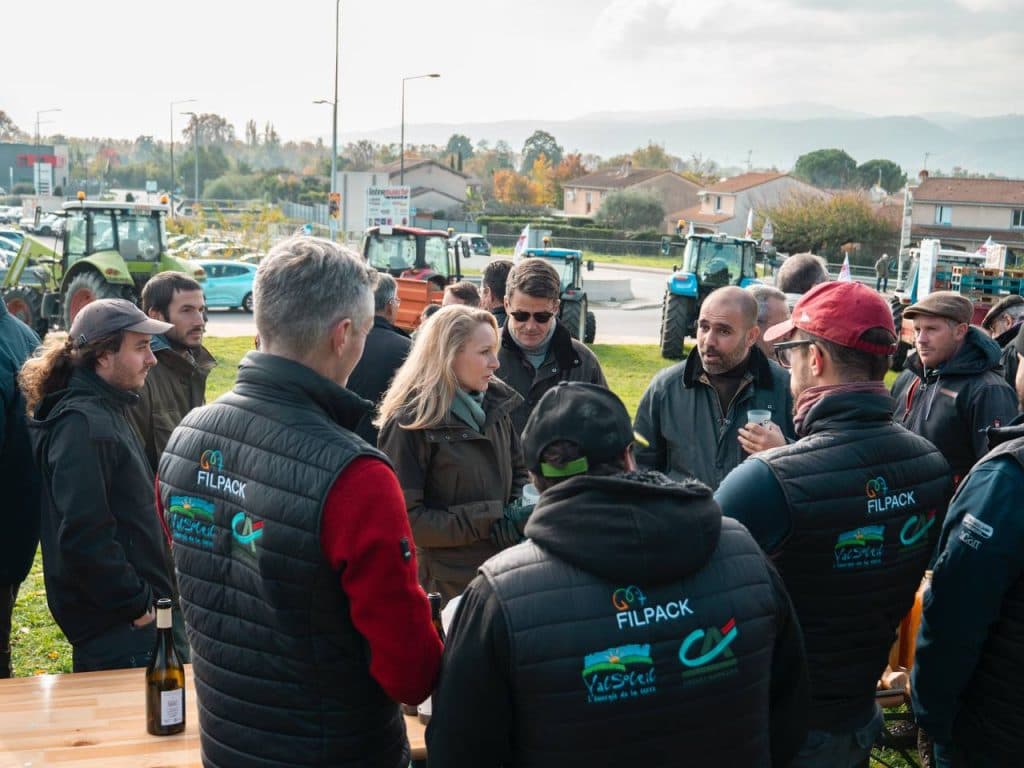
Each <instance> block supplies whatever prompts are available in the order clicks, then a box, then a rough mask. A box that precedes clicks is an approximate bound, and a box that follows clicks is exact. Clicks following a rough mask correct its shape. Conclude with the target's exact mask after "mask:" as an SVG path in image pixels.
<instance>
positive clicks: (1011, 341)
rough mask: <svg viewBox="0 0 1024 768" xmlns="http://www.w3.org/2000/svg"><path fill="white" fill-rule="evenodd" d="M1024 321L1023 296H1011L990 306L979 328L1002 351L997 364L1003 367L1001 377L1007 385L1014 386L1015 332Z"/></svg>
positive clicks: (1015, 367) (1015, 378) (1015, 373)
mask: <svg viewBox="0 0 1024 768" xmlns="http://www.w3.org/2000/svg"><path fill="white" fill-rule="evenodd" d="M1022 320H1024V296H1018V295H1017V294H1012V295H1010V296H1005V297H1004V298H1002V299H1000V300H999V301H997V302H996V303H995V304H993V305H992V309H990V310H989V311H988V314H986V315H985V319H984V320H982V321H981V327H982V328H984V329H985V330H986V331H988V335H989V336H991V337H992V338H993V339H995V342H996V344H998V345H999V347H1000V348H1001V349H1002V350H1003V354H1002V355H1001V356H1000V358H999V362H1000V363H1001V364H1002V366H1003V376H1004V377H1005V378H1006V382H1007V384H1009V385H1010V386H1011V387H1012V386H1015V383H1016V381H1017V348H1016V344H1015V342H1016V340H1017V331H1018V330H1019V329H1020V327H1021V324H1022Z"/></svg>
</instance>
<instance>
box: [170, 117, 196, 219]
mask: <svg viewBox="0 0 1024 768" xmlns="http://www.w3.org/2000/svg"><path fill="white" fill-rule="evenodd" d="M194 101H195V99H181V100H179V101H172V102H171V194H170V197H171V218H172V219H173V218H174V184H175V178H174V108H175V107H176V106H177V105H178V104H191V103H192V102H194Z"/></svg>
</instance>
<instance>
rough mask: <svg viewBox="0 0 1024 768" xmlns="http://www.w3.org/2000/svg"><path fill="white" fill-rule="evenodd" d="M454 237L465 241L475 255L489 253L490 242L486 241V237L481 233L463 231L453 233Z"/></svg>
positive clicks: (488, 254) (486, 254)
mask: <svg viewBox="0 0 1024 768" xmlns="http://www.w3.org/2000/svg"><path fill="white" fill-rule="evenodd" d="M455 239H456V240H461V241H463V242H465V243H467V244H468V245H469V249H470V250H471V251H472V252H473V255H475V256H490V255H491V244H490V243H489V242H487V238H486V237H484V236H483V235H473V234H468V233H465V232H463V233H461V234H458V235H455Z"/></svg>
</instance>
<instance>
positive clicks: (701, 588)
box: [481, 476, 778, 768]
mask: <svg viewBox="0 0 1024 768" xmlns="http://www.w3.org/2000/svg"><path fill="white" fill-rule="evenodd" d="M627 477H628V476H627ZM570 484H572V485H570ZM564 485H565V486H568V487H567V488H564V489H563V488H561V487H560V486H556V487H555V488H553V489H551V490H549V491H547V492H545V494H544V495H543V496H542V497H541V503H539V504H538V507H537V509H536V510H535V511H534V517H532V518H531V521H530V524H529V525H528V527H527V533H528V534H529V535H531V536H532V537H533V538H532V540H531V541H527V542H524V543H523V544H521V545H519V546H517V547H513V548H512V549H508V550H505V551H504V552H502V553H501V554H499V555H497V556H495V557H493V558H491V559H490V560H488V561H487V562H486V563H484V565H483V566H482V567H481V573H482V574H483V575H484V576H485V577H486V578H487V580H488V582H489V583H490V585H491V587H492V589H493V590H494V593H495V595H496V597H497V599H498V600H499V602H500V603H501V606H502V610H503V612H504V615H505V617H506V622H507V625H508V627H509V633H510V652H511V654H512V658H511V663H510V666H511V668H512V670H513V671H512V674H513V680H512V681H511V688H512V689H513V690H514V691H515V704H516V708H517V710H519V712H520V713H521V716H516V717H514V718H513V721H514V724H515V725H514V728H515V731H514V733H513V735H512V738H511V742H512V744H513V745H514V747H515V754H514V756H513V760H512V764H514V765H516V766H551V767H552V768H555V766H559V767H562V766H567V765H572V766H577V765H621V764H627V761H632V762H631V764H633V765H636V766H660V765H676V764H679V762H680V760H681V759H682V756H686V760H685V762H687V763H689V762H690V761H691V760H692V762H693V764H694V765H697V764H703V762H704V759H705V758H711V757H712V756H714V759H715V762H716V764H718V765H730V766H732V765H735V766H762V765H768V764H769V762H770V758H769V754H770V750H769V744H768V733H769V690H770V670H771V665H772V648H773V646H774V643H775V635H776V627H777V625H776V616H777V610H778V609H777V603H776V593H775V591H774V588H773V586H772V582H771V581H770V576H769V573H768V567H767V563H766V560H765V558H764V556H763V554H762V553H761V551H760V549H759V548H758V546H757V544H756V543H755V542H754V540H753V539H752V538H751V536H750V534H749V533H747V531H746V529H745V528H743V527H742V526H741V525H740V524H738V523H736V522H735V521H733V520H729V519H722V518H721V513H720V512H719V511H718V509H717V505H714V504H713V502H710V500H706V499H707V494H708V491H707V489H706V488H704V487H703V486H700V487H701V488H703V494H704V498H700V497H698V498H693V497H690V498H686V497H685V495H683V494H680V493H679V492H678V489H679V488H681V486H677V485H672V486H666V487H667V488H668V490H666V491H665V492H664V494H662V495H661V496H660V498H659V496H658V492H657V488H654V487H648V488H646V489H645V488H643V487H642V486H643V484H641V483H637V482H633V483H627V482H626V481H623V480H620V479H619V478H617V477H612V478H602V477H597V478H594V477H580V478H578V479H573V480H570V481H567V482H566V483H564ZM588 486H589V488H588ZM583 488H588V490H586V491H583V490H581V489H583ZM559 491H561V492H562V497H563V498H562V504H561V507H562V508H561V509H557V505H555V504H550V505H546V504H545V502H547V501H549V499H551V498H552V496H553V495H554V492H559ZM546 506H547V507H548V509H547V510H545V507H546ZM599 506H603V507H605V508H606V510H610V509H612V508H615V509H620V510H622V518H621V521H622V522H621V525H622V529H621V531H620V530H618V529H616V528H615V527H614V526H615V525H616V523H615V522H614V521H610V522H611V529H610V530H607V529H605V528H604V527H602V526H600V525H599V524H600V523H601V522H603V521H604V520H605V519H606V518H603V517H602V511H600V510H597V509H596V508H597V507H599ZM551 507H556V509H551ZM634 507H635V508H638V509H639V511H638V513H637V514H636V515H634V516H631V508H634ZM702 507H704V509H702ZM644 510H646V516H647V518H648V519H650V520H651V521H652V522H651V525H653V526H662V525H663V522H661V521H658V520H654V518H662V520H667V521H669V523H670V524H669V525H665V526H664V527H658V528H656V529H655V528H652V529H649V530H647V531H646V532H645V531H643V528H644V526H645V523H644ZM548 512H551V514H548ZM594 512H597V516H594ZM661 513H664V514H661ZM687 513H689V514H690V515H691V517H690V519H689V521H688V522H686V521H685V520H686V515H687ZM719 521H721V522H720V528H719ZM581 526H582V527H583V528H586V529H590V530H588V531H581ZM559 527H561V532H560V533H559ZM673 527H674V530H672V531H671V532H670V529H673ZM630 528H632V529H633V532H632V534H630V533H629V532H627V531H628V529H630ZM573 531H575V532H577V533H578V534H579V536H577V537H576V538H575V539H574V541H576V542H577V545H578V546H579V547H580V548H581V549H585V550H586V551H585V552H579V553H578V557H576V558H574V559H576V560H577V562H581V561H587V560H588V559H590V561H591V562H589V563H587V566H588V567H587V568H586V569H584V568H581V567H579V566H578V565H574V564H571V563H570V562H567V561H566V559H563V558H562V557H560V556H558V555H557V554H554V553H553V552H552V550H551V548H549V547H552V546H554V547H556V548H557V547H558V546H559V545H560V544H561V543H564V544H566V545H567V546H572V544H571V541H570V537H571V536H572V532H573ZM653 535H659V536H660V537H661V541H662V542H664V544H663V545H662V544H659V543H658V542H656V541H653V540H652V538H648V537H653ZM677 537H678V541H679V542H682V541H685V540H687V537H688V544H687V543H677V541H676V538H677ZM601 538H603V539H605V544H606V549H605V550H604V551H602V550H601V544H600V541H599V539H601ZM641 539H643V540H644V543H645V544H649V546H643V547H641V546H636V547H635V550H634V545H639V543H640V540H641ZM672 545H677V546H678V548H677V549H676V552H677V555H676V559H675V560H674V561H672V560H670V559H669V558H668V554H669V553H667V552H664V551H662V550H663V549H670V548H671V547H672ZM644 549H645V550H646V551H647V552H648V553H649V554H648V557H649V560H650V561H657V565H655V567H656V568H657V569H659V570H660V572H661V573H662V574H664V573H666V572H668V571H670V570H671V569H673V568H674V569H676V572H677V574H678V575H677V577H676V578H674V579H672V580H668V581H666V580H664V579H661V580H660V581H659V582H658V583H654V584H651V583H647V580H646V579H647V578H649V577H650V576H651V570H650V566H651V564H652V563H650V562H648V563H644V562H643V561H642V560H641V559H640V558H637V559H633V557H634V553H635V554H637V555H639V553H640V552H641V550H644ZM701 550H702V551H703V554H702V555H698V554H697V553H698V551H701ZM691 555H693V556H694V557H691ZM698 561H699V562H698ZM602 563H603V564H604V565H605V566H607V569H606V570H604V572H601V571H592V570H590V567H594V568H601V565H602ZM616 570H618V571H620V573H619V574H618V575H616V574H615V571H616ZM630 571H632V573H633V578H635V579H636V581H629V580H626V579H627V578H628V577H627V576H626V575H625V574H626V573H629V572H630ZM595 734H609V735H610V736H609V738H603V737H601V738H599V739H595V738H594V735H595ZM611 736H614V738H612V737H611ZM609 745H611V746H609Z"/></svg>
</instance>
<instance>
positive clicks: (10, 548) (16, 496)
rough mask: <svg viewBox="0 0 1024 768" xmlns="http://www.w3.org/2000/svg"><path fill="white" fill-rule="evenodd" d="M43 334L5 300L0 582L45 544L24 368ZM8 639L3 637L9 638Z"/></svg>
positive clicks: (0, 323) (0, 313) (0, 363)
mask: <svg viewBox="0 0 1024 768" xmlns="http://www.w3.org/2000/svg"><path fill="white" fill-rule="evenodd" d="M37 346H39V337H38V336H36V334H35V332H34V331H33V330H32V329H31V328H29V327H28V326H27V325H25V324H24V323H23V322H21V320H19V319H18V318H16V317H14V316H13V315H12V314H10V313H9V312H8V311H7V306H6V305H5V304H4V302H3V301H0V488H3V489H4V491H3V492H4V496H5V497H6V498H5V499H4V502H3V505H2V511H0V528H2V530H3V532H4V534H3V536H0V585H6V584H19V583H21V582H22V581H23V580H24V579H25V577H26V576H27V575H28V572H29V569H31V567H32V560H33V558H35V555H36V545H37V544H38V543H39V472H38V470H37V469H36V465H35V462H34V461H33V460H32V446H31V444H30V443H29V439H28V430H27V427H26V417H25V400H24V398H23V397H22V395H21V392H20V390H19V389H18V382H17V377H18V371H19V370H20V369H21V365H22V363H24V362H25V360H26V358H28V357H29V356H31V354H32V352H33V351H34V350H35V348H36V347H37ZM4 640H6V638H0V642H3V641H4Z"/></svg>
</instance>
